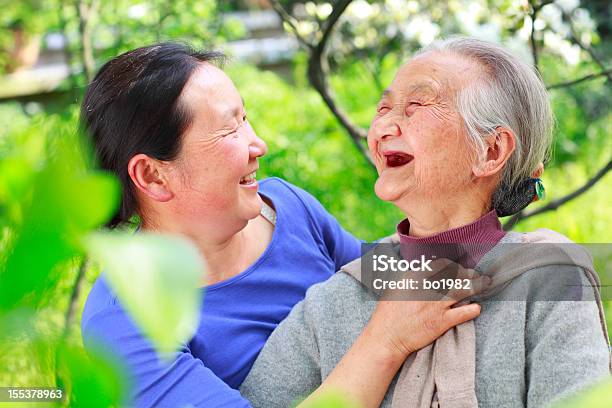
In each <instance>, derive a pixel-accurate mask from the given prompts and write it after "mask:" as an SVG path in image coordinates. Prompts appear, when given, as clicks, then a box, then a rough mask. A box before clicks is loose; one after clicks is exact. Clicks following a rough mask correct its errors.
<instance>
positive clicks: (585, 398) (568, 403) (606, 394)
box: [555, 380, 612, 408]
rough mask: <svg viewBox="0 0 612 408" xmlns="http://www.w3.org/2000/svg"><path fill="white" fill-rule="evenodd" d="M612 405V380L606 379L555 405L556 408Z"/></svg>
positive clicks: (591, 407)
mask: <svg viewBox="0 0 612 408" xmlns="http://www.w3.org/2000/svg"><path fill="white" fill-rule="evenodd" d="M610 406H612V380H606V381H603V382H601V383H599V384H598V385H596V386H594V387H591V388H589V389H588V390H585V391H583V392H581V393H579V394H577V395H574V396H572V397H571V398H568V399H565V400H563V401H562V402H560V403H558V404H556V405H555V408H574V407H580V408H607V407H610Z"/></svg>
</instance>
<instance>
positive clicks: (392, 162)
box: [383, 152, 414, 167]
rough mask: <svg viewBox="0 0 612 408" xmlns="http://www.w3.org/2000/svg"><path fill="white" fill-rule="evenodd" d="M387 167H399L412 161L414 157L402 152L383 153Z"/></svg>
mask: <svg viewBox="0 0 612 408" xmlns="http://www.w3.org/2000/svg"><path fill="white" fill-rule="evenodd" d="M383 155H384V157H385V162H386V164H387V167H401V166H404V165H406V164H408V163H410V162H411V161H412V159H414V156H412V155H409V154H408V153H403V152H385V153H383Z"/></svg>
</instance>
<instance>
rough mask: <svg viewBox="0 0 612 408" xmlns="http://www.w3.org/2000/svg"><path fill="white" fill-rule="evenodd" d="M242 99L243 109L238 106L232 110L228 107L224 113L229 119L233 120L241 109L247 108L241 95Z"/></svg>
mask: <svg viewBox="0 0 612 408" xmlns="http://www.w3.org/2000/svg"><path fill="white" fill-rule="evenodd" d="M240 99H241V100H242V109H241V108H236V109H231V110H229V109H228V110H226V111H225V113H224V114H223V117H225V118H226V119H228V120H231V119H232V118H234V117H236V115H238V114H239V113H241V111H243V110H246V105H245V103H244V98H243V97H240Z"/></svg>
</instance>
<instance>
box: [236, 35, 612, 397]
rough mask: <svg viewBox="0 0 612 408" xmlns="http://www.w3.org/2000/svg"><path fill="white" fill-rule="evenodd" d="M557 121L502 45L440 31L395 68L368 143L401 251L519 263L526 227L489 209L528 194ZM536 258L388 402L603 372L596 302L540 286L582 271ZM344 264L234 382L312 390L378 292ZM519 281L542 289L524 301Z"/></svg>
mask: <svg viewBox="0 0 612 408" xmlns="http://www.w3.org/2000/svg"><path fill="white" fill-rule="evenodd" d="M551 127H552V114H551V109H550V106H549V101H548V95H547V93H546V90H545V88H544V86H543V84H542V82H541V80H540V78H539V77H538V75H537V74H536V73H535V72H534V71H533V70H532V69H531V68H530V67H529V66H527V65H526V64H524V63H522V62H521V61H520V60H518V59H517V58H516V57H514V56H513V55H511V54H510V53H508V52H507V51H506V50H504V49H503V48H501V47H499V46H497V45H494V44H490V43H486V42H482V41H478V40H473V39H452V40H447V41H442V42H438V43H435V44H434V45H432V46H431V47H430V48H428V49H426V50H424V51H423V52H421V53H420V54H419V55H418V56H416V57H415V58H413V59H412V60H411V61H409V62H408V63H407V64H406V65H404V66H403V67H402V68H400V70H399V71H398V73H397V75H396V76H395V79H394V80H393V82H392V83H391V85H390V87H389V88H388V89H387V90H385V92H384V93H383V95H382V98H381V100H380V103H379V105H378V108H377V112H376V115H375V117H374V119H373V121H372V125H371V127H370V130H369V134H368V144H369V148H370V151H371V153H372V156H373V157H374V158H375V161H376V167H377V170H378V173H379V178H378V180H377V182H376V186H375V190H376V194H377V195H378V197H380V198H381V199H383V200H385V201H390V202H392V203H394V204H395V205H396V206H397V207H398V208H400V209H401V210H402V211H403V212H404V213H405V215H406V219H405V220H404V221H402V222H401V223H400V224H399V225H398V228H397V230H398V234H399V237H400V241H401V243H402V244H403V245H402V248H401V249H400V253H401V255H402V256H404V255H407V252H410V250H411V248H415V247H417V248H424V247H427V245H429V246H430V247H432V248H433V247H434V246H435V245H436V244H447V245H449V244H453V245H455V246H454V247H453V249H452V251H455V252H457V251H459V253H457V255H458V258H461V259H463V260H464V263H463V264H464V266H467V267H469V268H474V267H475V268H476V269H479V270H481V269H485V270H486V269H487V268H490V266H484V265H485V264H486V265H490V264H491V263H492V262H494V261H495V260H496V259H506V260H507V262H506V263H507V265H506V266H508V267H509V264H511V263H516V261H514V260H513V257H508V256H506V257H505V258H504V256H505V255H507V252H506V251H508V250H509V249H507V247H504V246H503V244H507V243H513V242H520V236H521V234H517V233H505V232H504V231H503V230H502V228H501V225H500V223H499V221H498V218H497V217H498V215H510V214H513V213H516V212H518V211H520V210H521V209H522V208H524V207H525V206H526V205H528V204H529V203H530V202H531V201H532V200H533V199H534V197H535V195H536V190H537V188H539V187H540V186H539V185H538V184H539V183H540V181H539V179H538V177H539V176H540V174H541V173H542V169H543V165H542V162H543V161H544V159H545V156H546V154H547V151H548V150H549V147H550V144H551ZM404 248H407V251H406V252H405V251H403V249H404ZM433 252H435V250H434V251H433ZM513 254H516V253H513ZM364 259H365V258H364ZM532 261H533V262H535V263H534V264H533V267H532V268H527V269H530V270H529V272H527V273H524V274H522V275H520V276H515V277H514V280H511V281H510V280H509V282H506V283H508V285H506V286H505V287H503V288H502V290H499V291H497V293H494V294H492V295H491V296H490V297H488V298H487V299H486V300H483V301H482V303H481V306H482V312H481V314H480V316H479V317H478V318H476V319H475V320H474V324H473V326H471V327H472V328H473V329H472V331H471V332H470V331H469V330H467V329H466V330H459V329H461V328H469V327H470V326H469V325H470V324H471V323H466V324H463V325H460V326H458V327H457V330H455V329H452V330H451V331H453V333H452V334H451V335H449V336H447V335H444V336H443V337H442V338H440V339H439V340H437V341H436V343H435V345H434V346H429V347H427V348H425V349H423V350H421V351H419V352H417V353H412V354H411V355H410V358H409V359H408V360H407V361H406V363H405V364H404V367H403V368H402V372H401V373H400V374H399V376H397V377H396V378H395V380H394V381H393V383H392V386H391V387H390V388H389V390H388V392H387V394H386V395H385V397H384V400H383V402H382V405H383V406H390V405H392V403H393V405H394V406H398V407H399V406H403V407H429V406H438V404H439V406H441V407H470V406H477V405H478V406H482V407H495V408H497V407H522V406H527V407H539V406H543V405H547V404H549V403H550V402H551V401H553V400H554V399H556V398H558V397H561V396H564V395H567V394H568V393H571V392H574V391H575V390H577V389H579V388H581V387H583V386H585V385H587V384H590V383H592V382H594V381H596V380H597V379H600V378H602V377H606V376H608V375H609V369H610V368H609V367H610V366H609V364H610V354H609V344H608V342H607V335H606V333H605V324H603V322H602V321H601V320H600V315H599V310H598V304H597V302H595V301H580V300H582V299H580V298H575V297H571V296H570V298H564V299H557V300H564V301H553V299H550V298H546V299H545V298H543V297H538V296H537V295H538V294H539V293H540V291H543V290H545V289H546V287H547V286H550V284H551V282H554V281H555V279H558V278H560V277H561V276H565V275H567V274H569V275H572V276H574V277H577V279H578V281H576V282H577V283H578V284H579V286H583V287H589V283H590V282H592V281H591V280H589V279H587V274H586V273H585V271H586V270H585V271H583V270H582V269H579V268H578V267H577V266H571V265H567V262H565V261H564V262H565V263H566V265H560V264H561V263H562V262H560V263H559V265H557V264H555V263H554V262H552V263H550V264H547V263H546V262H545V261H542V260H540V261H538V260H529V262H532ZM553 261H554V260H553ZM497 267H498V268H499V265H498V266H497ZM501 267H502V269H503V267H504V265H501ZM585 268H587V269H588V268H589V267H588V266H585ZM343 270H344V271H345V272H347V273H337V274H336V275H334V276H333V277H332V278H330V279H329V280H327V281H326V282H324V283H321V284H317V285H315V286H313V287H312V288H310V289H309V291H308V292H307V294H306V298H305V300H304V301H303V302H301V303H299V304H298V305H297V306H296V307H295V308H294V309H293V310H292V312H291V313H290V315H289V316H288V318H287V319H286V320H285V321H283V322H282V323H281V324H280V325H279V327H278V328H277V329H276V331H275V332H274V333H272V335H271V337H270V339H269V340H268V342H267V343H266V345H265V347H264V348H263V350H262V352H261V354H260V355H259V358H258V359H257V361H256V362H255V365H254V367H253V369H252V371H251V373H250V374H249V376H248V377H247V379H246V380H245V382H244V383H243V385H242V388H241V392H242V393H243V395H245V396H246V397H247V398H249V399H250V400H251V402H252V403H253V405H254V406H260V407H286V406H289V405H290V404H291V403H292V401H296V400H298V399H299V398H300V397H302V396H304V395H308V394H309V393H310V392H311V390H313V389H315V388H316V387H318V386H319V384H320V383H321V381H324V380H325V379H326V378H327V377H328V375H329V373H330V372H332V370H333V369H334V367H335V366H336V364H337V363H338V361H340V358H341V356H342V355H344V353H345V352H346V351H347V350H348V349H349V348H350V346H351V344H352V343H353V341H354V340H355V339H356V338H357V336H358V335H359V333H360V332H361V330H362V329H363V327H364V326H365V325H366V323H367V322H368V319H369V318H370V316H372V313H373V311H374V310H375V307H376V305H377V302H376V300H377V298H378V297H377V294H376V293H373V292H372V291H370V290H368V285H366V282H365V281H364V278H363V277H361V276H360V275H361V274H362V273H364V271H365V269H364V268H363V265H361V267H360V264H359V261H358V260H357V261H356V262H353V263H352V264H350V265H348V266H345V267H344V268H343ZM574 272H575V273H574ZM589 276H590V275H589ZM496 278H497V276H495V275H493V281H494V282H495V280H496ZM575 286H577V285H575ZM517 288H527V289H528V290H527V293H528V294H530V295H535V300H542V301H535V302H526V301H524V300H525V298H523V299H522V300H523V301H520V300H521V299H518V298H515V297H513V292H512V291H514V290H516V289H517ZM589 289H590V288H589ZM590 290H591V291H593V289H590ZM595 290H596V289H595ZM502 299H504V300H516V301H512V302H499V300H502ZM399 303H401V302H399ZM396 322H399V321H396ZM455 334H457V335H458V336H455ZM470 340H471V345H470ZM457 345H459V346H463V348H461V347H455V346H457ZM474 349H475V350H474ZM470 353H472V354H470ZM420 356H421V357H420ZM423 356H424V358H423ZM474 366H475V367H474ZM371 378H376V377H375V376H374V377H371ZM400 387H401V388H402V389H401V390H400V389H398V388H400ZM372 392H376V391H375V390H373V391H372ZM376 405H378V404H373V406H376Z"/></svg>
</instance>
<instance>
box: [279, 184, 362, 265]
mask: <svg viewBox="0 0 612 408" xmlns="http://www.w3.org/2000/svg"><path fill="white" fill-rule="evenodd" d="M283 183H285V184H286V185H287V186H288V187H289V189H290V190H291V191H292V192H293V193H294V194H295V195H296V196H297V197H298V198H299V200H300V201H301V202H302V204H303V205H304V207H305V208H306V211H307V213H308V215H309V217H310V222H311V223H312V226H313V228H314V229H315V231H316V232H317V233H318V234H319V237H320V239H321V240H322V242H323V243H324V245H325V248H326V250H327V252H328V254H329V256H330V258H331V259H333V260H334V262H335V264H336V270H340V267H341V266H343V265H346V264H347V263H349V262H350V261H352V260H353V259H355V258H358V257H360V256H361V243H362V241H360V240H358V239H357V238H355V237H354V236H353V235H351V234H350V233H349V232H347V231H346V230H345V229H344V228H342V226H341V225H340V223H338V221H337V220H336V219H335V218H334V216H333V215H331V214H330V213H329V212H327V210H326V209H325V208H324V207H323V206H322V205H321V203H320V202H319V201H318V200H317V199H316V198H314V197H313V196H312V195H311V194H310V193H308V192H306V191H305V190H303V189H301V188H299V187H296V186H293V185H291V184H289V183H287V182H283Z"/></svg>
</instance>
